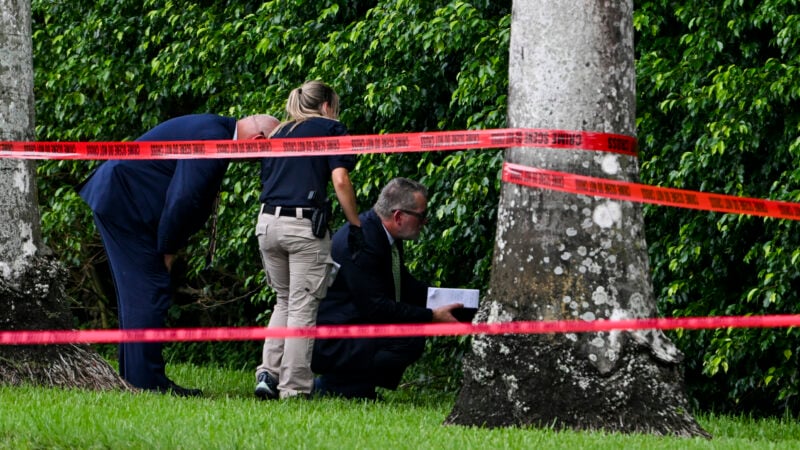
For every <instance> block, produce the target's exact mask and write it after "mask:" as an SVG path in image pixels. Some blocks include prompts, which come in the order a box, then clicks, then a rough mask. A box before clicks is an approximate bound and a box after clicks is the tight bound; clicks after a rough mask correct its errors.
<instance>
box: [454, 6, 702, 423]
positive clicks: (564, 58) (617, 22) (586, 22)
mask: <svg viewBox="0 0 800 450" xmlns="http://www.w3.org/2000/svg"><path fill="white" fill-rule="evenodd" d="M632 22H633V4H632V1H631V0H625V1H620V2H602V1H596V0H595V1H592V0H585V1H580V2H563V1H560V0H543V1H539V2H535V4H534V2H528V1H516V2H514V4H513V9H512V26H511V46H510V52H511V53H510V67H509V126H510V127H513V128H517V127H519V128H547V129H562V130H578V131H598V132H606V133H614V134H625V135H631V136H632V135H635V103H636V95H635V74H634V53H633V23H632ZM505 159H506V161H507V162H512V163H517V164H521V165H525V166H531V167H537V168H543V169H548V170H556V171H562V172H569V173H576V174H580V175H588V176H595V177H602V178H607V179H614V180H621V181H629V182H637V181H638V177H639V176H638V164H637V160H636V158H633V157H629V156H622V155H617V154H610V153H598V152H590V151H581V150H575V151H565V150H556V149H549V148H533V149H531V148H513V149H510V150H508V151H507V152H506V155H505ZM649 273H650V269H649V261H648V255H647V244H646V242H645V238H644V223H643V217H642V213H641V208H640V206H639V204H638V203H632V202H626V201H616V200H609V199H604V198H596V197H587V196H577V195H572V194H567V193H559V192H555V191H548V190H539V189H531V188H527V187H522V186H518V185H514V184H506V185H505V186H504V187H503V191H502V193H501V199H500V205H499V210H498V224H497V235H496V244H495V251H494V260H493V267H492V276H491V280H490V288H489V291H488V293H487V295H486V296H485V298H484V299H483V301H482V304H481V307H480V309H479V311H478V314H477V315H476V319H475V320H476V321H479V322H507V321H516V320H567V319H574V320H586V321H592V320H597V319H625V318H644V317H653V316H654V315H655V314H656V302H655V298H654V295H653V289H652V284H651V280H650V274H649ZM681 358H682V355H681V354H680V352H679V351H678V350H677V348H676V347H675V346H674V345H673V344H672V342H670V341H669V339H668V338H667V337H666V336H664V334H663V333H661V332H660V331H657V330H646V331H639V332H626V331H613V332H600V333H580V334H576V333H570V334H552V335H513V336H476V337H475V338H474V339H473V343H472V351H471V353H470V354H468V355H467V357H466V358H465V361H464V381H463V386H462V389H461V391H460V393H459V396H458V398H457V401H456V404H455V405H454V407H453V410H452V412H451V413H450V415H449V417H448V418H447V419H446V421H445V423H446V424H458V425H473V426H489V427H500V426H522V425H532V426H542V427H551V426H554V427H556V428H571V429H577V430H593V429H602V430H606V431H615V432H642V433H653V434H659V435H677V436H687V437H690V436H705V437H710V436H709V435H708V433H706V432H705V431H704V430H703V429H702V428H701V427H700V426H699V425H698V424H697V423H696V421H695V420H694V418H693V417H692V416H691V414H690V408H689V404H688V400H687V398H686V395H685V393H684V388H683V374H682V370H681V366H680V361H681Z"/></svg>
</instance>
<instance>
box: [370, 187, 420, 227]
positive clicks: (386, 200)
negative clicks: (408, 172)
mask: <svg viewBox="0 0 800 450" xmlns="http://www.w3.org/2000/svg"><path fill="white" fill-rule="evenodd" d="M415 193H420V194H422V196H423V197H425V198H426V199H427V198H428V188H426V187H425V185H423V184H422V183H420V182H418V181H414V180H411V179H409V178H403V177H398V178H394V179H392V180H391V181H389V182H388V183H386V186H384V187H383V189H382V190H381V193H380V195H379V196H378V201H377V202H375V206H373V209H374V210H375V213H376V214H377V215H378V216H379V217H381V218H382V219H386V218H388V217H390V216H391V215H392V211H394V210H396V209H414V208H415V207H416V206H417V203H416V199H415V198H414V194H415Z"/></svg>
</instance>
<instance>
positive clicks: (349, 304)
mask: <svg viewBox="0 0 800 450" xmlns="http://www.w3.org/2000/svg"><path fill="white" fill-rule="evenodd" d="M359 218H360V219H361V231H362V232H363V234H364V244H363V246H361V248H354V247H355V245H354V243H351V242H349V241H350V239H349V235H350V224H349V223H347V224H345V225H344V227H342V228H341V229H340V230H339V231H337V232H336V234H334V236H333V239H332V242H331V256H332V257H333V260H334V261H336V262H337V263H338V264H340V265H341V267H340V269H339V273H338V275H337V276H336V280H335V281H334V283H333V285H332V286H331V287H330V288H328V293H327V296H326V297H325V298H324V299H323V300H322V301H321V302H320V305H319V312H318V313H317V324H319V325H347V324H383V323H426V322H431V321H432V320H433V312H432V311H431V310H430V309H428V308H426V307H425V304H426V301H427V295H428V285H427V284H425V283H422V282H420V281H419V280H417V279H415V278H414V277H413V276H412V275H411V274H410V273H409V272H408V270H407V269H406V267H405V264H402V265H401V266H402V274H401V280H402V281H401V295H400V296H401V298H402V301H400V302H398V301H396V300H395V289H394V276H393V275H392V252H391V247H390V245H389V238H388V237H387V235H386V231H385V229H384V228H383V225H382V224H381V220H380V218H379V217H378V215H377V214H375V212H374V211H373V210H370V211H367V212H365V213H362V214H360V215H359ZM401 242H402V241H401ZM400 250H401V253H400V254H401V261H402V246H400ZM376 345H378V344H377V342H376V340H375V339H317V340H316V341H315V342H314V356H313V361H312V369H313V370H314V371H315V372H317V373H326V372H330V371H335V370H340V369H344V370H358V369H359V368H365V367H369V364H370V360H371V356H372V354H373V352H374V351H375V349H376V347H375V346H376Z"/></svg>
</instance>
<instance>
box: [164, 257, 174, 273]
mask: <svg viewBox="0 0 800 450" xmlns="http://www.w3.org/2000/svg"><path fill="white" fill-rule="evenodd" d="M174 262H175V255H164V265H165V266H166V267H167V272H172V263H174Z"/></svg>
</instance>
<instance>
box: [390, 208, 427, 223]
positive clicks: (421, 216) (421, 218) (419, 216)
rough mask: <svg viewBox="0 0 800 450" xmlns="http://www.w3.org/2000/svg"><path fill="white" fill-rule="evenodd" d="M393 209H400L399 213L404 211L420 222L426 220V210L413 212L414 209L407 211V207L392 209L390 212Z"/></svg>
mask: <svg viewBox="0 0 800 450" xmlns="http://www.w3.org/2000/svg"><path fill="white" fill-rule="evenodd" d="M394 211H400V212H401V213H406V214H408V215H409V216H414V217H416V218H417V219H418V220H419V221H420V222H426V221H427V220H428V211H422V212H421V213H418V212H414V211H409V210H407V209H393V210H392V212H394Z"/></svg>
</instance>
